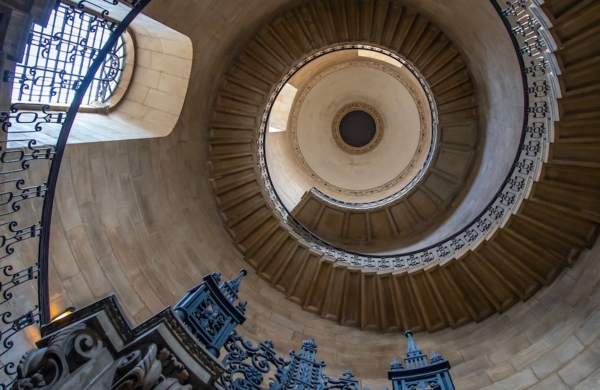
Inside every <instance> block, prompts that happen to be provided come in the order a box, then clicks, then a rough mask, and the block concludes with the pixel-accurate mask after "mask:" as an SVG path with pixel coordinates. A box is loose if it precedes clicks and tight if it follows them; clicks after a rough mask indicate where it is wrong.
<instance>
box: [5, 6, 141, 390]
mask: <svg viewBox="0 0 600 390" xmlns="http://www.w3.org/2000/svg"><path fill="white" fill-rule="evenodd" d="M149 1H150V0H119V1H117V0H81V1H80V2H79V3H77V5H76V6H71V5H65V6H64V7H66V8H65V9H66V10H67V11H68V14H69V15H68V18H71V19H72V20H80V21H82V23H84V24H85V25H87V26H88V27H89V28H91V29H97V28H99V27H102V28H104V29H106V33H107V34H108V35H107V36H105V37H104V38H103V39H102V43H103V45H102V46H101V47H98V48H91V47H88V46H86V45H87V44H89V41H88V42H87V43H86V42H85V38H81V37H79V38H81V39H79V38H78V39H76V41H72V40H71V38H72V37H71V36H68V35H61V34H55V35H53V36H52V37H51V38H50V37H47V38H43V39H50V40H51V45H50V46H52V48H49V51H52V50H54V49H56V50H58V51H61V52H62V55H61V58H62V60H61V61H55V62H54V65H53V66H54V67H55V69H54V72H53V75H54V76H53V78H52V81H51V82H52V83H58V85H55V87H61V88H62V87H66V88H67V89H69V91H70V93H72V94H73V95H72V96H73V98H72V100H71V103H70V106H69V107H68V109H65V110H64V111H57V110H50V107H49V106H44V107H42V109H41V111H29V110H23V109H21V108H20V105H19V104H13V105H12V106H11V109H10V111H9V112H2V113H0V117H1V118H2V139H0V163H1V165H0V251H1V252H0V272H1V273H0V291H2V299H0V301H1V302H0V319H1V323H2V324H1V327H0V361H1V362H2V365H1V366H0V374H2V376H3V377H4V378H8V380H7V382H6V381H5V383H3V384H0V389H6V388H8V387H9V386H10V383H11V382H10V378H11V377H13V376H14V374H15V373H16V365H15V362H14V361H13V359H15V358H16V359H18V358H19V357H15V356H12V355H11V353H10V351H11V349H13V347H14V344H15V343H14V336H15V335H16V334H17V333H19V332H21V331H23V330H24V329H26V328H27V327H29V326H32V325H36V324H46V323H49V322H50V320H51V318H50V307H49V306H50V305H49V277H48V266H49V264H48V261H49V256H48V255H49V243H50V221H51V218H52V206H53V203H54V194H55V189H56V183H57V179H58V173H59V170H60V165H61V161H62V157H63V154H64V151H65V146H66V143H67V139H68V137H69V133H70V131H71V128H72V126H73V122H74V119H75V115H76V113H77V111H78V109H79V107H80V105H81V104H82V102H83V101H84V99H86V97H87V96H90V95H89V92H88V91H89V87H90V85H91V84H92V83H93V82H94V81H95V80H96V81H97V80H98V77H100V78H103V77H104V78H106V76H107V74H108V73H111V72H110V71H108V72H107V70H106V69H104V67H106V64H107V62H106V61H107V60H106V59H107V58H109V62H111V61H112V60H111V59H110V57H111V56H113V55H115V52H114V51H115V47H117V48H118V45H117V43H118V42H119V40H120V39H121V35H122V34H123V32H124V31H125V29H126V28H127V27H128V26H129V24H130V23H131V22H132V21H133V19H134V18H135V17H136V16H137V15H138V14H139V13H140V12H141V10H142V9H143V8H144V7H145V6H146V4H148V3H149ZM118 8H127V10H119V12H118V13H119V14H121V15H123V14H126V16H125V17H123V18H122V19H121V20H120V21H117V20H115V19H112V18H110V13H111V12H112V11H113V10H117V9H118ZM123 11H125V12H123ZM33 35H35V34H33ZM40 39H42V38H40ZM46 54H48V53H47V52H46ZM46 54H44V53H41V54H40V58H41V59H43V57H44V55H46ZM113 59H114V58H113ZM74 63H75V64H77V66H84V67H86V69H87V70H86V71H85V72H84V73H85V76H84V77H83V78H79V77H77V78H76V80H75V78H73V79H68V78H69V75H70V74H71V73H72V72H71V71H72V66H71V65H72V64H74ZM115 64H116V63H115ZM26 66H27V65H26ZM34 67H35V66H34ZM109 67H111V68H112V69H115V68H114V67H112V65H109ZM28 69H29V68H28ZM27 73H29V75H31V72H30V70H26V71H25V74H27ZM34 73H35V72H34ZM61 75H62V76H63V77H64V79H63V80H62V81H64V83H65V85H61V82H62V81H61V79H60V77H61ZM98 75H100V76H98ZM111 77H112V76H109V77H108V78H111ZM7 78H8V79H10V75H9V77H5V79H7ZM67 79H68V80H67ZM18 80H21V81H24V80H23V79H17V83H18V82H19V81H18ZM38 82H41V83H42V84H44V81H38ZM48 83H50V81H48ZM33 84H36V81H33ZM23 85H26V82H24V84H23ZM102 88H103V87H102ZM24 89H27V88H24ZM49 140H52V141H53V142H49ZM43 172H47V174H46V175H44V174H43ZM35 239H37V240H38V242H37V243H36V242H35ZM17 301H18V304H16V303H15V302H17Z"/></svg>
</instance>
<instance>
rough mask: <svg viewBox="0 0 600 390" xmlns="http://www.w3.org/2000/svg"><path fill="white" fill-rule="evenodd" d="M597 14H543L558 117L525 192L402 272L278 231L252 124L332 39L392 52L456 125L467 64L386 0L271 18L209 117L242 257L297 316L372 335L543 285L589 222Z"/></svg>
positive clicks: (594, 171) (572, 255) (595, 211)
mask: <svg viewBox="0 0 600 390" xmlns="http://www.w3.org/2000/svg"><path fill="white" fill-rule="evenodd" d="M342 4H344V6H343V5H342ZM574 9H575V10H577V7H575V8H574ZM594 17H595V16H594V14H593V13H587V16H585V15H584V14H578V13H577V12H576V11H573V12H570V13H569V12H568V13H565V14H563V15H562V16H561V18H560V20H556V21H553V22H554V25H555V28H554V29H553V30H552V33H553V36H554V37H555V39H556V41H557V42H558V43H559V46H560V47H561V50H560V51H558V52H557V56H558V57H559V61H560V63H561V65H562V67H563V74H562V78H561V80H562V89H563V98H562V99H561V100H559V108H560V110H561V120H560V122H557V124H556V125H555V126H556V127H555V133H556V134H555V143H554V144H553V145H552V147H551V151H550V156H549V159H548V163H546V164H545V165H544V168H543V170H542V174H541V177H540V179H539V181H538V182H537V183H535V184H534V185H533V188H532V191H531V193H530V194H529V197H528V199H526V200H524V202H523V204H522V205H521V207H520V209H519V210H518V212H517V213H516V214H515V215H513V216H512V217H511V218H510V219H509V221H508V223H507V224H506V225H505V226H503V227H502V228H501V229H498V230H497V231H496V232H495V233H494V235H493V236H492V237H491V238H490V239H489V240H487V241H483V242H482V243H481V244H480V245H479V247H478V248H477V249H476V250H474V251H469V252H467V253H466V254H464V255H462V256H461V257H460V258H459V259H452V260H450V261H448V262H446V263H444V264H443V265H439V264H433V265H431V266H429V267H427V268H426V269H419V270H414V271H411V272H410V273H408V272H400V273H376V272H371V271H366V270H362V269H356V268H353V267H348V266H347V265H345V264H342V263H335V262H333V261H332V260H330V259H329V258H327V257H326V256H323V255H322V254H321V253H319V252H316V251H314V250H312V249H309V248H308V247H307V246H306V245H304V244H303V243H302V242H301V240H299V238H298V237H297V236H296V235H295V234H293V233H291V232H290V231H289V230H288V229H287V228H286V227H284V226H282V224H281V223H280V221H279V219H278V217H277V216H276V215H275V214H274V212H273V210H272V209H271V208H270V207H269V206H268V203H267V201H266V200H265V198H264V197H263V193H262V192H261V180H260V177H259V176H258V174H257V170H256V158H255V155H254V151H255V149H254V148H255V141H256V139H255V137H256V130H257V126H258V125H259V123H260V120H261V117H262V114H263V112H262V107H263V106H264V104H265V101H266V99H268V96H269V94H270V92H271V90H272V88H273V86H274V84H276V83H277V82H278V81H279V79H280V77H281V76H282V75H283V74H284V73H285V72H287V70H288V68H289V67H290V66H292V65H293V64H294V63H295V62H296V61H297V60H298V59H300V58H302V57H303V56H304V55H306V54H307V53H310V52H311V51H313V50H316V49H318V48H321V47H324V46H326V45H329V44H334V43H338V42H346V41H362V42H371V43H374V44H378V45H381V46H384V47H389V48H391V49H392V50H394V51H397V52H399V53H400V54H402V55H404V56H406V57H407V58H408V59H409V60H411V61H412V62H413V64H415V66H416V67H418V68H419V70H420V71H421V72H422V73H423V74H424V75H425V77H426V78H427V81H428V83H429V84H430V85H431V86H432V88H433V90H434V93H436V100H437V103H438V109H439V112H440V116H444V115H446V116H455V117H457V118H461V119H464V118H465V115H470V117H473V116H474V115H476V112H475V110H474V106H475V104H476V102H474V101H473V98H472V95H471V93H470V92H469V91H470V88H472V87H471V86H470V84H469V83H468V81H469V75H468V72H467V70H466V67H465V64H464V63H463V61H462V60H461V59H460V56H459V55H458V52H457V51H456V49H454V48H452V46H451V45H450V44H449V42H448V41H447V39H446V38H444V36H443V35H441V34H440V33H439V31H438V30H437V29H436V28H435V27H434V26H431V25H430V24H429V23H428V22H427V21H426V20H424V19H423V18H421V17H420V16H419V15H416V14H414V13H411V12H410V11H409V10H407V9H405V8H403V7H402V6H399V5H397V4H395V3H388V2H385V1H383V2H380V1H378V2H374V1H364V2H345V3H342V2H340V1H331V2H321V1H320V2H314V3H308V4H306V5H304V6H302V7H299V8H296V9H294V10H292V11H290V12H288V13H286V14H284V15H283V16H281V17H279V18H277V19H276V20H274V21H273V22H272V23H270V24H269V25H268V26H267V27H265V28H264V29H262V30H261V31H260V32H259V33H258V34H257V36H256V37H255V38H254V39H253V40H251V41H250V43H249V44H248V45H247V46H246V49H245V50H244V51H243V53H241V54H240V56H238V58H237V59H236V60H235V61H234V63H233V65H232V66H231V68H230V69H229V71H227V73H226V75H225V76H224V80H223V84H222V88H221V90H220V91H219V93H218V96H217V98H216V103H215V106H214V109H213V113H212V118H211V119H212V122H211V124H210V140H209V144H210V146H209V153H210V157H209V159H210V164H209V167H210V172H211V177H212V178H211V184H212V186H213V189H214V193H215V196H216V199H217V203H218V205H219V208H220V212H221V216H222V218H223V220H224V222H225V225H226V227H227V230H228V232H229V233H230V235H231V236H232V238H233V239H234V241H235V243H236V246H237V247H238V248H239V250H240V251H241V252H242V253H243V254H244V256H245V259H246V261H247V262H248V263H249V264H251V265H252V266H253V267H255V268H256V269H257V271H258V273H259V274H260V275H261V276H262V277H263V278H264V279H265V280H267V281H268V282H269V283H270V284H271V285H272V286H273V287H274V288H276V289H278V290H280V291H281V292H283V293H284V294H285V295H286V296H287V298H288V299H289V300H291V301H292V302H296V303H298V304H300V305H302V307H303V308H304V309H305V310H307V311H310V312H314V313H318V314H320V315H321V316H322V317H324V318H328V319H331V320H334V321H336V322H338V323H340V324H343V325H349V326H359V327H361V328H362V329H369V330H383V331H398V330H401V329H407V328H411V329H412V330H414V331H419V330H424V329H427V330H429V331H436V330H440V329H443V328H445V327H447V326H452V327H458V326H461V325H463V324H466V323H468V322H470V321H472V320H475V321H481V320H482V319H484V318H486V317H488V316H490V315H492V314H493V313H496V312H503V311H505V310H506V309H508V308H509V307H511V306H512V305H514V304H515V303H516V302H518V301H519V300H526V299H527V298H529V297H531V296H532V295H533V294H534V293H535V292H536V291H537V290H538V289H539V288H540V287H541V286H542V285H548V284H549V283H551V281H552V280H553V279H554V278H555V277H556V276H557V275H558V273H559V272H560V271H561V269H562V268H563V267H565V266H568V265H569V264H571V262H572V261H573V260H574V259H576V257H577V256H578V254H579V253H580V252H581V250H582V248H583V247H584V246H587V245H590V244H591V242H593V239H594V238H595V236H596V235H597V224H598V223H600V200H599V199H600V171H599V168H600V152H599V151H600V143H599V142H598V138H597V134H596V133H597V130H596V129H597V127H598V125H599V124H600V114H599V112H600V106H599V104H600V103H599V102H600V99H599V98H598V88H596V87H597V86H598V82H600V79H599V78H598V75H597V72H592V71H591V70H590V69H594V68H595V67H596V68H597V66H594V64H596V65H597V62H598V61H596V59H597V58H598V55H599V54H600V49H599V48H598V45H597V44H593V43H592V40H593V38H594V36H593V34H589V33H587V32H586V30H585V28H584V27H585V26H586V23H587V24H588V25H595V24H597V21H596V20H595V19H594ZM596 18H597V17H596ZM574 20H577V21H578V23H572V22H573V21H574ZM582 26H584V27H582ZM596 29H597V27H596ZM583 47H587V48H588V49H587V50H582V48H583ZM589 48H592V49H589ZM590 50H595V51H594V52H593V53H592V52H591V51H590ZM592 54H593V56H595V57H593V59H592V60H590V59H589V58H590V57H592ZM444 86H445V87H444ZM436 88H437V92H436ZM440 90H442V91H443V92H439V91H440Z"/></svg>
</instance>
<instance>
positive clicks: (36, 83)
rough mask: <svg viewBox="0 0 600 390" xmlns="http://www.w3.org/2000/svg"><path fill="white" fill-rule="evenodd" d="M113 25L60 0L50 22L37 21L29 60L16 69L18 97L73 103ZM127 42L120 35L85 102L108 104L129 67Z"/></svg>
mask: <svg viewBox="0 0 600 390" xmlns="http://www.w3.org/2000/svg"><path fill="white" fill-rule="evenodd" d="M111 25H112V22H110V21H108V20H106V19H103V18H101V17H98V16H96V15H94V14H90V13H81V12H77V11H76V8H75V7H74V6H72V5H66V4H64V3H60V2H58V3H57V5H56V7H55V9H54V10H53V11H52V14H51V16H50V19H49V21H48V24H47V25H46V27H41V26H39V25H37V24H34V25H33V28H32V30H31V32H30V34H29V39H28V43H27V45H26V47H25V53H24V56H23V60H22V61H21V63H19V64H17V65H16V68H15V78H14V82H13V92H12V102H13V103H18V102H27V103H39V104H58V105H62V104H65V105H69V104H70V103H71V101H72V100H73V97H74V96H75V92H76V91H77V89H78V88H79V85H80V84H81V82H82V80H83V78H84V76H85V73H86V71H87V69H88V68H89V67H90V65H91V63H92V61H93V60H94V58H95V57H96V55H97V53H98V51H99V50H100V49H101V48H102V46H103V45H104V44H105V43H106V41H107V40H108V37H109V36H110V32H111V31H110V27H111ZM125 47H126V45H125V42H124V41H123V39H122V38H119V41H118V42H117V44H116V45H115V46H114V47H113V48H112V50H111V52H110V54H109V55H108V56H107V57H106V60H105V61H104V63H103V64H102V66H101V68H100V69H99V70H98V72H97V74H96V76H95V78H94V81H93V83H92V85H91V86H90V88H88V90H87V93H86V95H85V97H84V100H83V102H82V103H83V104H84V105H91V104H98V103H100V104H102V103H106V102H107V101H108V99H109V98H110V97H111V96H112V95H113V93H114V92H115V90H116V88H117V86H118V84H119V82H120V80H121V77H122V74H123V70H124V68H125V59H126V55H127V53H126V50H125Z"/></svg>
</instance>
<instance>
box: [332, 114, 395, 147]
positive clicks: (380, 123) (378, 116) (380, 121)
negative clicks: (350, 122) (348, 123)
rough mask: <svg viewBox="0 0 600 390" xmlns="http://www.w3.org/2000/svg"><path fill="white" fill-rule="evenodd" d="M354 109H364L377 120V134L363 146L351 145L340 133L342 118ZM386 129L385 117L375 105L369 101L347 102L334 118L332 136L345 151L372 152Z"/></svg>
mask: <svg viewBox="0 0 600 390" xmlns="http://www.w3.org/2000/svg"><path fill="white" fill-rule="evenodd" d="M352 111H364V112H366V113H369V114H370V115H371V117H373V120H374V121H375V136H374V137H373V139H372V140H371V141H370V142H369V143H368V144H366V145H365V146H361V147H354V146H350V145H348V144H347V143H346V142H345V141H344V140H343V139H342V135H341V134H340V122H341V121H342V118H343V117H344V116H345V115H346V114H348V113H349V112H352ZM384 131H385V126H384V124H383V118H382V117H381V114H379V111H377V109H376V108H375V107H373V106H371V105H369V104H367V103H360V102H355V103H350V104H346V105H345V106H343V107H342V108H341V109H340V110H339V111H338V112H337V113H336V114H335V117H334V118H333V123H332V124H331V136H332V137H333V140H334V141H335V143H336V144H337V146H339V148H340V149H342V150H343V151H344V152H346V153H350V154H364V153H367V152H370V151H371V150H373V149H375V148H376V147H377V145H379V143H380V142H381V139H382V138H383V132H384Z"/></svg>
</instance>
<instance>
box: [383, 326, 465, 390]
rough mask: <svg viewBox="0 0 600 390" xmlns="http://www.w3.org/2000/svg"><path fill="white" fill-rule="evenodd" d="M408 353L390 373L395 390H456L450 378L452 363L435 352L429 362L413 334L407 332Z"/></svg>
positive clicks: (395, 363)
mask: <svg viewBox="0 0 600 390" xmlns="http://www.w3.org/2000/svg"><path fill="white" fill-rule="evenodd" d="M405 334H406V337H408V351H407V353H406V358H405V359H404V367H403V366H402V363H401V362H399V361H398V360H396V359H394V361H393V362H392V363H391V365H390V366H391V367H390V370H389V371H388V379H390V380H391V381H392V384H393V387H392V388H393V390H417V389H431V390H454V384H453V383H452V378H451V377H450V373H449V370H450V363H449V362H448V361H447V360H444V359H442V356H441V355H438V354H437V353H435V352H433V353H432V354H431V358H430V359H429V361H428V360H427V356H426V355H424V354H423V353H422V352H421V350H419V348H418V347H417V344H416V343H415V340H413V337H412V332H411V331H410V330H407V331H406V333H405Z"/></svg>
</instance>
